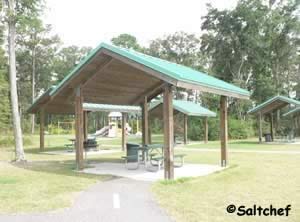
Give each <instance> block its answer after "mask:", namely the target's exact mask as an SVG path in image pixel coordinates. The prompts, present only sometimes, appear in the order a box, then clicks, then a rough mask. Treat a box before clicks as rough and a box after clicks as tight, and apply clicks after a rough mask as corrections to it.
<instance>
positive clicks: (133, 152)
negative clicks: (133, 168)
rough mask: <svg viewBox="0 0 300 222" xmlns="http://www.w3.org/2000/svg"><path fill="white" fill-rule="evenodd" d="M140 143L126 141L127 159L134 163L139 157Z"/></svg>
mask: <svg viewBox="0 0 300 222" xmlns="http://www.w3.org/2000/svg"><path fill="white" fill-rule="evenodd" d="M139 147H140V145H139V144H136V143H126V156H127V157H128V158H127V161H128V162H131V163H134V162H138V158H139V155H138V154H139V153H138V152H139V150H138V149H139Z"/></svg>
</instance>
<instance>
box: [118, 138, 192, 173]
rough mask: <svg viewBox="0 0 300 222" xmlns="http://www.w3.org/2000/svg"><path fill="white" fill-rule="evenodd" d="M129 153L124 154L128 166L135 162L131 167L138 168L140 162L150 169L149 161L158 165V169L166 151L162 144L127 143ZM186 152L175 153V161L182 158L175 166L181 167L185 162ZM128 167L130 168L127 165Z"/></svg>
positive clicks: (123, 157)
mask: <svg viewBox="0 0 300 222" xmlns="http://www.w3.org/2000/svg"><path fill="white" fill-rule="evenodd" d="M126 145H127V146H126V148H127V155H126V156H122V159H124V160H125V164H126V167H127V165H128V163H135V164H136V165H135V167H134V168H131V169H137V168H138V167H139V165H140V164H144V165H145V166H146V169H147V170H149V167H148V163H149V164H150V165H151V166H157V167H158V170H160V168H161V167H162V166H163V164H164V151H163V145H162V144H149V145H140V144H132V143H127V144H126ZM185 156H186V154H175V155H174V162H175V161H176V160H180V163H179V164H177V165H175V167H181V166H183V164H184V157H185ZM127 169H129V168H128V167H127Z"/></svg>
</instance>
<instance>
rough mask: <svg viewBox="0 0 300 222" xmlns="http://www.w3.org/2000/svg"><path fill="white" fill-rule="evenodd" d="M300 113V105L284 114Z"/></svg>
mask: <svg viewBox="0 0 300 222" xmlns="http://www.w3.org/2000/svg"><path fill="white" fill-rule="evenodd" d="M295 113H300V107H296V108H295V109H292V110H290V111H288V112H286V113H284V114H283V115H282V116H289V115H291V114H295Z"/></svg>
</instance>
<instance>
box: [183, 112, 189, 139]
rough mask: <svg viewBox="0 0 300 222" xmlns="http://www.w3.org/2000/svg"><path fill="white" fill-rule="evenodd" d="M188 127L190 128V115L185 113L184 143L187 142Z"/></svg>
mask: <svg viewBox="0 0 300 222" xmlns="http://www.w3.org/2000/svg"><path fill="white" fill-rule="evenodd" d="M187 128H188V116H187V115H186V114H184V116H183V134H184V135H183V143H184V144H187V140H188V139H187Z"/></svg>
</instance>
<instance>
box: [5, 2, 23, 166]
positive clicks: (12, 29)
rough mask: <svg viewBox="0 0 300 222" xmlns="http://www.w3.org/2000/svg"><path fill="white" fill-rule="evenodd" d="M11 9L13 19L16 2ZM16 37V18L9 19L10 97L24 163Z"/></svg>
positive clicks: (18, 157)
mask: <svg viewBox="0 0 300 222" xmlns="http://www.w3.org/2000/svg"><path fill="white" fill-rule="evenodd" d="M8 6H9V9H10V12H11V15H12V16H11V17H13V16H14V15H15V12H14V10H15V8H14V7H15V2H14V0H10V1H9V5H8ZM15 35H16V24H15V21H14V18H9V21H8V44H9V81H10V97H11V106H12V116H13V128H14V137H15V149H16V150H15V151H16V159H15V160H16V161H17V162H18V161H24V160H25V154H24V148H23V138H22V129H21V121H20V114H19V104H18V93H17V77H16V75H17V71H16V52H15Z"/></svg>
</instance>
